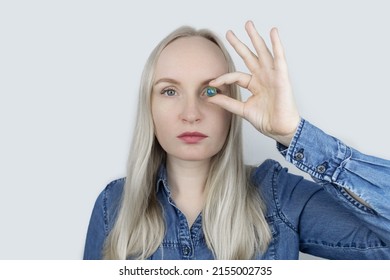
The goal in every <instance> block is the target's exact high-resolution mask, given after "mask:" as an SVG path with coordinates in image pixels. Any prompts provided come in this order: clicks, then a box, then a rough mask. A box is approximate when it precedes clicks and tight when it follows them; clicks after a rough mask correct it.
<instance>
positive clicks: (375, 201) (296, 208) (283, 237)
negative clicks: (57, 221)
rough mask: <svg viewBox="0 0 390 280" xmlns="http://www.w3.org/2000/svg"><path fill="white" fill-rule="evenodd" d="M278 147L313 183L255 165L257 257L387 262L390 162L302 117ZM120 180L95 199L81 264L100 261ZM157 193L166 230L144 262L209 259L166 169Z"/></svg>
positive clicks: (270, 164) (270, 163) (268, 164)
mask: <svg viewBox="0 0 390 280" xmlns="http://www.w3.org/2000/svg"><path fill="white" fill-rule="evenodd" d="M278 149H279V151H280V152H281V154H282V155H283V156H284V157H285V158H286V160H287V161H289V162H291V163H293V164H294V165H295V166H297V167H298V168H299V169H301V170H303V171H305V172H307V173H308V174H310V175H311V176H312V178H313V180H314V182H312V181H309V180H306V179H304V178H302V177H301V176H296V175H293V174H290V173H288V171H287V169H286V168H283V167H282V166H281V165H280V164H279V163H278V162H276V161H274V160H266V161H265V162H264V163H262V164H261V165H260V166H258V167H257V168H254V171H253V173H252V177H251V178H252V180H253V183H254V184H255V185H256V186H258V190H259V192H260V193H261V197H262V198H263V199H264V201H265V203H266V206H267V210H266V219H267V221H268V224H269V226H270V229H271V232H272V240H271V243H270V244H269V247H268V249H267V251H266V252H265V253H263V254H260V253H259V254H258V255H257V256H256V259H298V258H299V251H301V252H305V253H308V254H312V255H315V256H320V257H323V258H328V259H390V161H387V160H383V159H380V158H375V157H372V156H367V155H364V154H362V153H360V152H358V151H356V150H354V149H352V148H350V147H348V146H346V145H345V144H343V143H342V142H341V141H339V140H338V139H336V138H334V137H332V136H329V135H327V134H325V133H324V132H323V131H321V130H320V129H318V128H316V127H315V126H313V125H312V124H310V123H309V122H308V121H305V120H303V119H302V120H301V122H300V124H299V127H298V129H297V132H296V134H295V136H294V138H293V140H292V142H291V144H290V146H289V147H284V146H282V145H280V144H278ZM124 182H125V179H124V178H122V179H119V180H116V181H113V182H111V183H110V184H109V185H108V186H107V187H106V188H105V189H104V190H103V191H102V193H101V194H100V195H99V197H98V198H97V200H96V203H95V206H94V209H93V212H92V216H91V220H90V224H89V227H88V233H87V239H86V244H85V250H84V259H101V258H102V248H103V243H104V241H105V239H106V237H107V235H108V234H109V232H110V229H111V228H112V226H113V224H114V222H115V217H116V213H117V210H118V207H119V203H120V198H121V194H122V190H123V186H124ZM346 190H350V191H351V192H353V193H354V194H356V195H358V196H359V197H360V198H361V199H363V200H364V201H365V202H366V203H365V204H366V205H369V206H365V204H362V203H361V202H359V201H358V200H356V199H354V198H353V197H352V196H351V195H350V194H349V192H348V191H346ZM156 191H157V196H158V199H159V202H160V203H161V206H162V208H163V209H164V215H165V224H166V233H165V237H164V239H163V242H162V243H161V245H160V247H159V248H158V249H157V251H156V252H155V253H154V254H153V255H152V256H150V259H213V257H214V256H213V254H212V252H211V250H210V249H209V248H208V247H207V245H206V241H205V237H204V235H203V231H202V214H200V215H199V216H198V217H197V219H196V220H195V222H194V223H193V225H192V226H191V228H189V226H188V224H187V220H186V218H185V216H184V214H183V213H182V212H181V211H180V210H179V209H178V208H177V207H176V206H175V203H174V201H173V200H172V198H171V193H170V189H169V185H168V182H167V174H166V169H165V167H164V166H162V167H161V168H160V171H159V176H158V180H157V182H156ZM134 214H135V215H137V213H134Z"/></svg>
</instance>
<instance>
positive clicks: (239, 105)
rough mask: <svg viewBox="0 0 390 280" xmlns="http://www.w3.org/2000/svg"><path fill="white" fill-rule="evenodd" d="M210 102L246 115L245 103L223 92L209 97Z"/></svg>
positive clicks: (232, 111) (241, 115)
mask: <svg viewBox="0 0 390 280" xmlns="http://www.w3.org/2000/svg"><path fill="white" fill-rule="evenodd" d="M207 101H208V102H210V103H212V104H215V105H218V106H220V107H221V108H223V109H225V110H227V111H229V112H231V113H233V114H236V115H238V116H240V117H244V103H243V102H241V101H238V100H236V99H234V98H231V97H229V96H226V95H223V94H217V95H215V96H213V97H209V98H208V99H207Z"/></svg>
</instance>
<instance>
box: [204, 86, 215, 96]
mask: <svg viewBox="0 0 390 280" xmlns="http://www.w3.org/2000/svg"><path fill="white" fill-rule="evenodd" d="M216 94H217V89H216V88H215V87H207V89H206V95H207V96H208V97H212V96H214V95H216Z"/></svg>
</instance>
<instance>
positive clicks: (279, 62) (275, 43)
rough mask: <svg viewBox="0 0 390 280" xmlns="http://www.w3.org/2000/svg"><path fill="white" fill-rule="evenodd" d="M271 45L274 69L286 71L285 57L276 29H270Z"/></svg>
mask: <svg viewBox="0 0 390 280" xmlns="http://www.w3.org/2000/svg"><path fill="white" fill-rule="evenodd" d="M271 43H272V51H273V53H274V65H275V68H276V69H283V70H286V69H287V62H286V57H285V54H284V48H283V45H282V42H281V40H280V37H279V32H278V29H277V28H275V27H274V28H272V29H271Z"/></svg>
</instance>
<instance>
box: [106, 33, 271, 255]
mask: <svg viewBox="0 0 390 280" xmlns="http://www.w3.org/2000/svg"><path fill="white" fill-rule="evenodd" d="M191 36H201V37H203V38H206V39H207V40H210V41H211V42H213V43H215V44H216V45H217V46H218V47H219V48H220V50H221V52H222V53H223V54H224V56H225V58H226V61H227V63H228V66H229V68H228V71H229V72H234V71H235V66H234V63H233V60H232V58H231V57H230V55H229V53H228V51H227V49H226V48H225V46H224V45H223V43H222V42H221V40H220V39H219V38H218V36H216V35H215V34H214V33H213V32H211V31H209V30H207V29H201V30H196V29H194V28H192V27H188V26H183V27H180V28H178V29H176V30H175V31H173V32H172V33H170V34H169V35H168V36H167V37H165V38H164V39H163V40H162V41H161V42H160V43H159V44H158V45H157V46H156V47H155V49H154V50H153V51H152V53H151V54H150V56H149V58H148V60H147V62H146V65H145V68H144V70H143V73H142V77H141V82H140V87H139V99H138V111H137V119H136V126H135V130H134V133H133V139H132V142H131V147H130V153H129V158H128V165H127V175H126V181H125V185H124V190H123V194H122V199H121V204H120V206H119V210H118V214H117V217H116V220H115V223H114V225H113V228H112V230H111V231H110V233H109V235H108V236H107V238H106V241H105V244H104V249H103V250H104V251H103V257H104V258H105V259H146V258H148V257H150V256H151V255H152V254H153V253H154V252H155V251H156V250H157V249H158V248H159V246H160V245H161V243H162V241H163V238H164V234H165V221H164V211H163V209H162V207H161V205H160V203H159V201H158V199H157V194H156V189H157V188H156V182H157V172H158V170H159V167H160V166H161V165H162V164H164V163H165V159H166V152H165V151H164V150H163V149H162V148H161V146H160V144H159V143H158V141H157V139H156V137H155V129H154V123H153V119H152V110H151V93H152V87H153V82H154V71H155V65H156V62H157V60H158V58H159V56H160V54H161V52H162V50H163V49H164V48H165V47H166V46H167V45H169V44H170V43H171V42H173V41H174V40H176V39H178V38H182V37H191ZM230 96H231V97H233V98H235V99H240V92H239V88H238V86H237V85H232V86H230ZM241 130H242V129H241V118H240V117H238V116H236V115H233V116H232V118H231V124H230V128H229V132H228V135H227V137H226V140H225V143H224V145H223V147H222V149H221V150H220V151H219V152H218V153H217V154H216V155H215V156H213V157H212V158H211V168H210V171H209V174H208V179H207V181H206V186H205V192H206V201H205V204H204V208H203V210H202V218H203V219H202V227H203V232H204V236H205V239H206V242H207V246H208V247H209V248H210V250H211V251H212V252H213V254H214V257H215V258H216V259H225V260H227V259H251V258H254V257H255V255H256V254H257V253H260V252H264V251H265V250H266V249H267V247H268V243H269V241H270V239H271V233H270V229H269V226H268V224H267V222H266V220H265V215H264V211H265V205H264V202H263V201H262V199H261V197H260V194H259V191H258V189H256V188H255V187H254V186H253V185H252V183H251V180H250V171H251V168H250V167H248V166H245V165H244V162H243V148H242V131H241ZM162 250H163V248H162Z"/></svg>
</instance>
